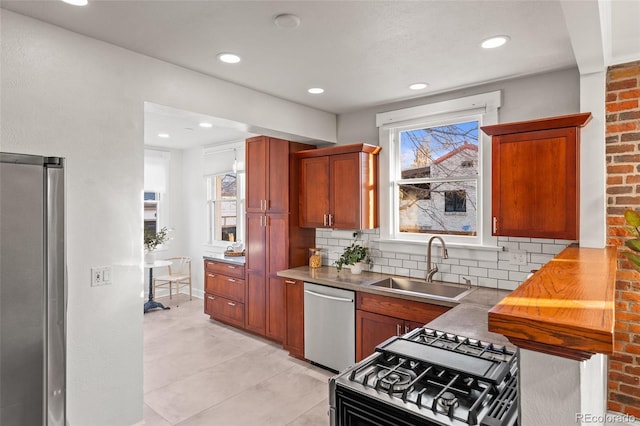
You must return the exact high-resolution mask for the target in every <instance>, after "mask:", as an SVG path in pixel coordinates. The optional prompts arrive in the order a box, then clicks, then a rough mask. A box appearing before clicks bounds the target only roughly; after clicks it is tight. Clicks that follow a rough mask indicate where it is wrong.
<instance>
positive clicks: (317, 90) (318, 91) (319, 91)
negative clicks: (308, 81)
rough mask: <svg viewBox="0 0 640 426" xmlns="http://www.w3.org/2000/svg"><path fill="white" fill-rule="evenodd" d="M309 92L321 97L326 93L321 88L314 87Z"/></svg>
mask: <svg viewBox="0 0 640 426" xmlns="http://www.w3.org/2000/svg"><path fill="white" fill-rule="evenodd" d="M307 92H309V93H311V94H312V95H319V94H320V93H324V89H322V88H320V87H312V88H311V89H309V90H307Z"/></svg>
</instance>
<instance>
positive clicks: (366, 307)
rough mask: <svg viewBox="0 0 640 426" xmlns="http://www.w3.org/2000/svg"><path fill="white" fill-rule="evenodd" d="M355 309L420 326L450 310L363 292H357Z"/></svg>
mask: <svg viewBox="0 0 640 426" xmlns="http://www.w3.org/2000/svg"><path fill="white" fill-rule="evenodd" d="M356 307H357V309H362V310H363V311H367V312H373V313H376V314H381V315H388V316H392V317H396V318H401V319H403V320H408V321H416V322H419V323H422V324H426V323H427V322H429V321H432V320H434V319H435V318H437V317H439V316H440V315H442V314H444V313H445V312H447V311H448V310H449V309H451V308H449V307H447V306H440V305H433V304H431V303H421V302H415V301H413V300H405V299H399V298H395V297H388V296H380V295H377V294H371V293H363V292H358V294H357V297H356Z"/></svg>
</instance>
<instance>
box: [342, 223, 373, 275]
mask: <svg viewBox="0 0 640 426" xmlns="http://www.w3.org/2000/svg"><path fill="white" fill-rule="evenodd" d="M353 236H354V238H356V239H357V236H358V234H357V233H354V234H353ZM356 239H354V241H353V243H352V244H351V245H350V246H349V247H346V248H345V249H344V251H343V252H342V255H341V256H340V258H339V259H338V260H336V261H335V265H336V268H337V269H338V272H340V271H341V270H342V267H343V266H344V265H351V273H352V274H359V273H361V272H362V264H363V263H366V264H367V265H371V264H372V263H373V260H372V259H371V255H370V254H369V249H368V248H367V247H365V246H362V245H360V244H357V243H356Z"/></svg>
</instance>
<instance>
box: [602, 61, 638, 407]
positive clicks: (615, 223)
mask: <svg viewBox="0 0 640 426" xmlns="http://www.w3.org/2000/svg"><path fill="white" fill-rule="evenodd" d="M606 102H607V104H606V111H607V129H606V150H607V151H606V152H607V153H606V160H607V239H608V243H609V244H614V245H617V246H618V247H619V248H618V252H622V251H625V250H627V249H626V248H625V247H624V241H625V240H627V239H628V238H629V237H630V236H631V235H632V234H630V233H629V232H628V231H627V230H625V228H624V223H625V221H624V216H623V215H624V212H625V210H627V209H630V208H631V209H635V210H636V211H638V212H639V213H640V106H639V103H640V61H638V62H632V63H629V64H624V65H617V66H614V67H611V68H609V70H608V72H607V100H606ZM608 395H609V398H608V399H609V401H608V408H609V410H612V411H617V412H619V413H626V414H631V415H633V416H635V417H638V418H640V273H639V272H638V271H636V270H634V269H633V268H631V266H630V264H629V262H628V261H627V260H626V258H624V257H622V256H618V273H617V276H616V322H615V353H614V355H613V356H611V357H610V358H609V390H608Z"/></svg>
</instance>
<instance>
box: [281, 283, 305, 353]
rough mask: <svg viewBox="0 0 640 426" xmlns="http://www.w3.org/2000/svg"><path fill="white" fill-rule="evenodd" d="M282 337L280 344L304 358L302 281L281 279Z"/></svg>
mask: <svg viewBox="0 0 640 426" xmlns="http://www.w3.org/2000/svg"><path fill="white" fill-rule="evenodd" d="M282 281H283V286H284V289H283V293H284V339H283V341H282V346H283V347H284V349H286V350H288V351H289V354H290V355H291V356H294V357H296V358H300V359H304V283H303V282H302V281H298V280H292V279H283V280H282Z"/></svg>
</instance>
